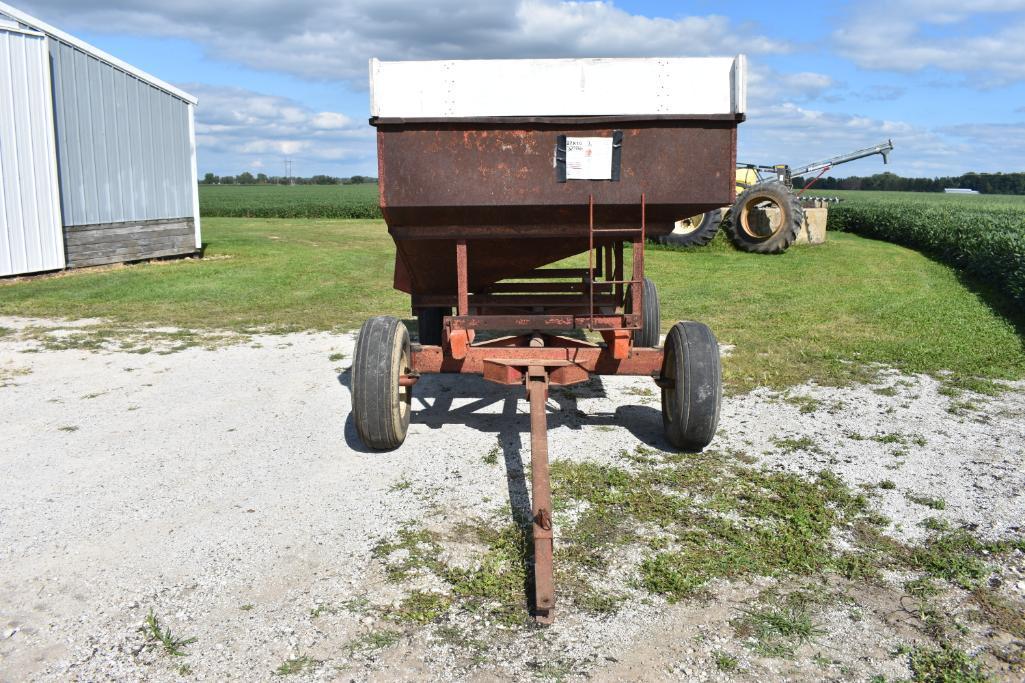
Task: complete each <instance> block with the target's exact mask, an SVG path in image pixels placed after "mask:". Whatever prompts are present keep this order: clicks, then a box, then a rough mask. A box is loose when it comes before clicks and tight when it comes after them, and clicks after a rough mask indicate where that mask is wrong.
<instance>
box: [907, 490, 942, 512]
mask: <svg viewBox="0 0 1025 683" xmlns="http://www.w3.org/2000/svg"><path fill="white" fill-rule="evenodd" d="M906 497H907V499H908V500H909V501H911V502H912V503H915V504H916V505H924V506H925V507H927V508H931V509H933V510H945V509H946V507H947V501H945V500H943V499H942V498H936V497H933V496H919V495H917V494H914V493H909V494H907V496H906Z"/></svg>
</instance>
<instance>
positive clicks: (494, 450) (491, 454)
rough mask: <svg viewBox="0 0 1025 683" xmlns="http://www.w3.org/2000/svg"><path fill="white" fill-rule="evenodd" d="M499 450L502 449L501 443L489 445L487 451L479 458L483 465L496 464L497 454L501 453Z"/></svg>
mask: <svg viewBox="0 0 1025 683" xmlns="http://www.w3.org/2000/svg"><path fill="white" fill-rule="evenodd" d="M501 451H502V448H501V444H495V445H494V446H492V447H491V450H490V451H488V452H487V453H485V454H484V457H483V458H481V459H482V460H483V461H484V464H485V465H497V464H498V454H499V453H501Z"/></svg>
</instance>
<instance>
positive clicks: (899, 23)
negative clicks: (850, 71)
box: [833, 0, 1025, 88]
mask: <svg viewBox="0 0 1025 683" xmlns="http://www.w3.org/2000/svg"><path fill="white" fill-rule="evenodd" d="M1023 10H1025V0H1003V1H1000V0H988V1H987V0H981V1H977V2H970V3H968V2H963V1H962V0H957V1H954V0H870V1H868V2H860V3H856V4H854V5H853V6H852V9H851V10H850V12H849V15H848V16H847V17H845V18H844V19H842V20H841V21H840V24H841V26H840V28H837V29H836V30H835V31H834V32H833V44H834V45H835V47H836V50H837V52H838V53H839V54H841V55H843V56H845V57H848V58H849V59H851V60H852V61H854V62H855V63H856V64H857V65H859V66H861V67H864V68H867V69H879V70H888V71H898V72H908V73H909V72H915V71H918V70H920V69H924V68H928V67H933V68H938V69H941V70H944V71H948V72H951V73H956V74H959V75H962V76H965V77H967V79H966V82H967V83H968V84H970V85H975V86H977V87H980V88H987V87H995V86H999V85H1002V84H1006V83H1009V82H1014V81H1020V80H1025V41H1023V40H1022V39H1021V36H1022V35H1023V33H1025V16H1023V15H1022V14H1021V12H1022V11H1023ZM972 18H974V19H980V18H981V19H988V20H990V21H989V22H987V23H992V24H993V26H991V27H990V28H988V30H979V29H977V28H975V27H974V26H973V25H972V24H970V23H969V19H972ZM980 25H985V23H983V24H980Z"/></svg>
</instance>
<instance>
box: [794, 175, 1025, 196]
mask: <svg viewBox="0 0 1025 683" xmlns="http://www.w3.org/2000/svg"><path fill="white" fill-rule="evenodd" d="M810 181H811V178H794V187H804V186H805V185H807V184H808V182H810ZM812 187H813V188H815V189H817V190H882V191H894V192H943V190H945V189H946V188H948V187H956V188H962V189H966V190H977V191H979V192H981V193H982V194H1025V173H965V174H964V175H959V176H945V177H941V178H903V177H901V176H899V175H896V174H895V173H876V174H875V175H870V176H850V177H847V178H833V177H829V176H827V177H825V178H819V180H818V181H817V182H816V183H815V184H814V185H813V186H812Z"/></svg>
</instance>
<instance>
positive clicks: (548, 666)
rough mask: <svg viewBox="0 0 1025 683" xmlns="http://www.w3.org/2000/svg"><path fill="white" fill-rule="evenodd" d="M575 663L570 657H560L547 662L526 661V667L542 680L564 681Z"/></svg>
mask: <svg viewBox="0 0 1025 683" xmlns="http://www.w3.org/2000/svg"><path fill="white" fill-rule="evenodd" d="M575 664H576V662H575V661H574V660H572V659H562V658H560V659H556V660H552V661H547V662H541V661H537V660H534V661H530V662H527V668H528V669H530V670H531V671H532V672H533V673H534V676H536V677H537V678H540V679H542V680H549V681H564V680H566V677H567V676H569V675H570V673H572V671H573V666H574V665H575Z"/></svg>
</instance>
